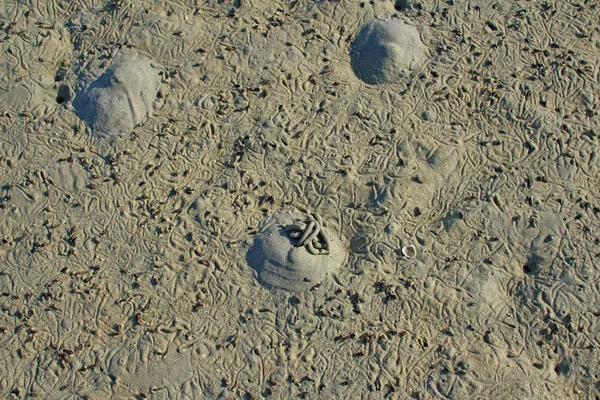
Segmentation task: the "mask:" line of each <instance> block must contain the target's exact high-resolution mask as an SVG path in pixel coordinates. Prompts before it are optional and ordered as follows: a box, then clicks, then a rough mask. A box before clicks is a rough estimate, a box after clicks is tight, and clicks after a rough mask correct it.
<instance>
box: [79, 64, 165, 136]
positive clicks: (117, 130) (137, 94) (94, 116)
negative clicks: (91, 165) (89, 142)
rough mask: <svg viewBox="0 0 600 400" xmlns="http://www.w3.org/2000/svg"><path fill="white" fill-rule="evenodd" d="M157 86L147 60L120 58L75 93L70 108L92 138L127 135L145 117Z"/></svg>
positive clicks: (153, 69) (152, 102) (155, 74)
mask: <svg viewBox="0 0 600 400" xmlns="http://www.w3.org/2000/svg"><path fill="white" fill-rule="evenodd" d="M159 85H160V75H159V71H158V69H156V68H154V66H153V64H152V62H151V61H149V60H141V59H123V60H120V61H116V62H114V63H113V65H111V66H110V67H109V68H108V70H106V72H104V73H103V74H102V75H101V76H100V77H99V78H98V79H97V80H96V81H95V82H94V83H92V84H91V85H90V86H89V87H88V88H86V89H85V90H83V91H82V92H81V93H79V94H78V95H77V97H75V100H74V101H73V107H75V112H76V114H77V116H78V117H79V118H81V119H82V120H83V121H85V123H86V124H87V125H88V127H89V128H90V129H91V131H92V133H93V134H94V135H101V136H120V135H124V134H128V133H130V132H131V131H132V130H133V128H134V127H135V126H136V125H139V124H142V123H144V122H145V121H146V119H147V118H148V114H150V113H151V111H152V109H153V106H154V102H155V100H156V94H157V93H158V88H159Z"/></svg>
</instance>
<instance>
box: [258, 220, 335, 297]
mask: <svg viewBox="0 0 600 400" xmlns="http://www.w3.org/2000/svg"><path fill="white" fill-rule="evenodd" d="M327 227H328V225H327V223H326V222H325V221H324V220H323V219H322V218H321V217H320V216H319V215H318V214H312V215H302V214H299V213H296V212H291V211H290V212H286V211H280V212H277V213H275V214H274V215H273V216H272V217H271V218H270V220H268V221H267V222H266V223H265V226H264V227H263V228H262V229H261V231H260V233H259V234H258V235H257V236H256V237H255V239H254V243H253V244H252V246H251V247H250V249H249V250H248V254H247V256H246V261H247V262H248V264H249V265H250V266H251V267H252V268H254V269H255V270H256V271H257V272H258V278H259V280H260V282H261V283H262V284H264V285H265V286H268V287H272V288H279V289H284V290H289V291H302V290H306V289H310V288H311V287H313V286H314V285H316V284H318V283H321V282H323V281H324V280H325V279H326V278H327V277H328V276H330V275H331V274H333V273H334V272H335V271H337V270H338V269H339V267H340V266H341V265H342V264H343V262H344V261H345V259H346V252H345V250H344V247H343V246H342V245H341V243H340V240H339V239H338V238H337V237H336V236H335V235H333V233H332V232H331V231H330V230H328V229H327Z"/></svg>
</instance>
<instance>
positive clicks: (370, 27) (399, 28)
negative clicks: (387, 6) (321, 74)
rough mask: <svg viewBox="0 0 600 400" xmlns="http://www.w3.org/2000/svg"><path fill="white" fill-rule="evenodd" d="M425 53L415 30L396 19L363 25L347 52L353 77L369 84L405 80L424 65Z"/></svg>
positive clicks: (375, 21) (425, 49)
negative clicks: (354, 75) (349, 56)
mask: <svg viewBox="0 0 600 400" xmlns="http://www.w3.org/2000/svg"><path fill="white" fill-rule="evenodd" d="M427 53H428V50H427V47H426V46H425V45H424V44H423V42H422V41H421V36H420V35H419V32H418V31H417V28H415V27H414V26H412V25H408V24H406V23H405V22H404V21H402V20H399V19H390V20H387V21H384V20H374V21H371V22H369V23H367V24H366V25H365V26H364V27H363V28H362V29H361V30H360V32H359V33H358V35H356V38H355V39H354V42H353V43H352V46H351V48H350V54H351V62H352V69H353V70H354V73H355V74H356V76H358V77H359V78H360V79H361V80H363V81H364V82H366V83H369V84H378V83H391V82H396V81H398V80H399V79H402V78H405V77H409V76H410V74H411V72H412V71H414V70H416V69H419V68H421V67H422V66H423V65H424V63H425V61H426V60H427Z"/></svg>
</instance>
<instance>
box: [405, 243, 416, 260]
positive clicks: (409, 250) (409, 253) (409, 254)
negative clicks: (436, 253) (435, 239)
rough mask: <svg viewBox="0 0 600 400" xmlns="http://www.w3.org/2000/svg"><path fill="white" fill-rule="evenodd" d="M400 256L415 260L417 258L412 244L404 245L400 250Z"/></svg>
mask: <svg viewBox="0 0 600 400" xmlns="http://www.w3.org/2000/svg"><path fill="white" fill-rule="evenodd" d="M402 255H404V257H406V258H415V257H416V256H417V248H416V247H415V246H413V245H412V244H409V245H406V246H404V247H403V248H402Z"/></svg>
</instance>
